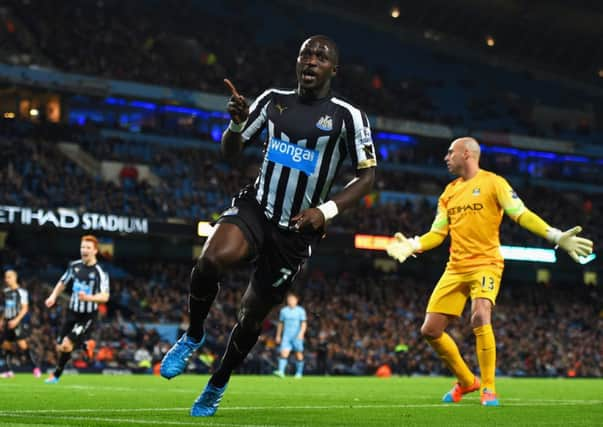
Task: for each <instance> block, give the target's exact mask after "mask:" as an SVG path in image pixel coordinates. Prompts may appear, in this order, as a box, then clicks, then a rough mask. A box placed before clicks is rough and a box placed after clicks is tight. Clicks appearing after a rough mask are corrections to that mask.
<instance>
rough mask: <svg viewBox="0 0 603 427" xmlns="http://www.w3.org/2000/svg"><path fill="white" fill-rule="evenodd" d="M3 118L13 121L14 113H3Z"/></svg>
mask: <svg viewBox="0 0 603 427" xmlns="http://www.w3.org/2000/svg"><path fill="white" fill-rule="evenodd" d="M4 118H5V119H14V118H15V113H13V112H12V111H7V112H6V113H4Z"/></svg>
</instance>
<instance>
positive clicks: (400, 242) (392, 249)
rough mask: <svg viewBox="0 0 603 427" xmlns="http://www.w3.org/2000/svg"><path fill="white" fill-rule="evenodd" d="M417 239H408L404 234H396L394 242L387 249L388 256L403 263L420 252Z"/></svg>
mask: <svg viewBox="0 0 603 427" xmlns="http://www.w3.org/2000/svg"><path fill="white" fill-rule="evenodd" d="M416 240H417V239H407V238H406V237H404V234H402V233H396V234H394V240H393V241H392V242H391V243H390V244H389V245H387V246H386V247H385V250H386V251H387V254H388V255H389V256H390V257H392V258H394V259H396V260H397V261H398V262H400V263H403V262H404V261H406V259H407V258H408V257H409V256H411V255H413V256H414V253H415V252H416V251H417V250H418V242H417V241H416Z"/></svg>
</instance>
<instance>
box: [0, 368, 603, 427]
mask: <svg viewBox="0 0 603 427" xmlns="http://www.w3.org/2000/svg"><path fill="white" fill-rule="evenodd" d="M206 381H207V377H206V376H193V375H185V376H182V377H178V378H175V379H173V380H171V381H166V380H164V379H162V378H159V377H152V376H102V375H64V376H63V378H62V379H61V382H60V383H59V384H56V385H47V384H44V383H43V381H42V380H40V379H35V378H33V377H32V376H31V375H27V374H20V375H19V374H18V375H17V376H16V377H15V378H13V379H7V380H1V381H0V425H1V426H40V425H60V426H65V427H70V426H78V427H79V426H122V425H123V426H153V425H155V426H195V425H207V426H238V427H242V426H248V427H259V426H463V427H467V426H564V427H567V426H603V379H508V378H501V379H499V380H498V382H497V386H498V392H499V396H500V400H501V406H500V407H497V408H492V407H490V408H486V407H481V406H480V405H479V397H478V396H477V394H475V393H474V394H472V395H469V396H467V397H466V398H465V399H463V401H462V402H461V403H459V404H454V405H450V404H443V403H440V398H441V397H442V395H443V394H444V392H445V391H446V390H447V389H449V388H450V386H451V382H452V379H450V378H389V379H378V378H368V377H310V376H308V377H305V378H303V379H301V380H295V379H293V378H285V379H279V378H276V377H269V376H265V377H257V376H233V378H232V380H231V383H230V385H229V388H228V390H227V392H226V395H225V397H224V400H223V401H222V404H221V406H220V409H219V410H218V413H217V414H216V415H215V416H214V417H212V418H209V419H206V418H191V417H190V416H189V415H188V410H189V408H190V405H191V403H192V402H193V401H194V399H195V398H196V397H197V395H198V393H199V392H200V390H201V389H202V388H203V386H204V385H205V383H206Z"/></svg>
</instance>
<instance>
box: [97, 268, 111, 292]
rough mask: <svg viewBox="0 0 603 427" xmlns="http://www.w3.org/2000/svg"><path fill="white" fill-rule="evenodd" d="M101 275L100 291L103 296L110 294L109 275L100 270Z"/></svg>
mask: <svg viewBox="0 0 603 427" xmlns="http://www.w3.org/2000/svg"><path fill="white" fill-rule="evenodd" d="M98 273H99V275H100V291H101V293H103V294H109V275H108V274H107V272H106V271H105V270H103V269H102V268H99V269H98Z"/></svg>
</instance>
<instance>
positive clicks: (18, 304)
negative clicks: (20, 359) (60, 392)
mask: <svg viewBox="0 0 603 427" xmlns="http://www.w3.org/2000/svg"><path fill="white" fill-rule="evenodd" d="M4 284H5V285H6V288H4V291H3V293H4V313H3V314H2V315H1V316H0V357H2V359H3V360H4V366H5V368H6V370H5V372H3V373H2V374H0V377H1V378H11V377H13V376H14V373H13V371H12V369H11V363H10V355H9V354H8V353H9V352H12V351H14V349H13V343H14V342H16V343H17V352H19V353H20V354H22V355H23V356H25V358H26V359H27V360H28V362H29V363H30V365H31V367H32V368H33V374H34V376H35V377H36V378H39V377H40V376H41V375H42V373H41V371H40V367H39V366H38V364H37V362H36V358H35V357H34V355H33V352H32V350H31V349H30V348H29V346H28V345H27V338H29V336H30V335H31V327H30V325H29V322H28V320H27V318H26V316H27V313H28V312H29V293H28V292H27V291H26V290H25V289H23V288H22V287H20V286H19V282H18V277H17V272H16V271H15V270H6V272H5V273H4Z"/></svg>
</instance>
